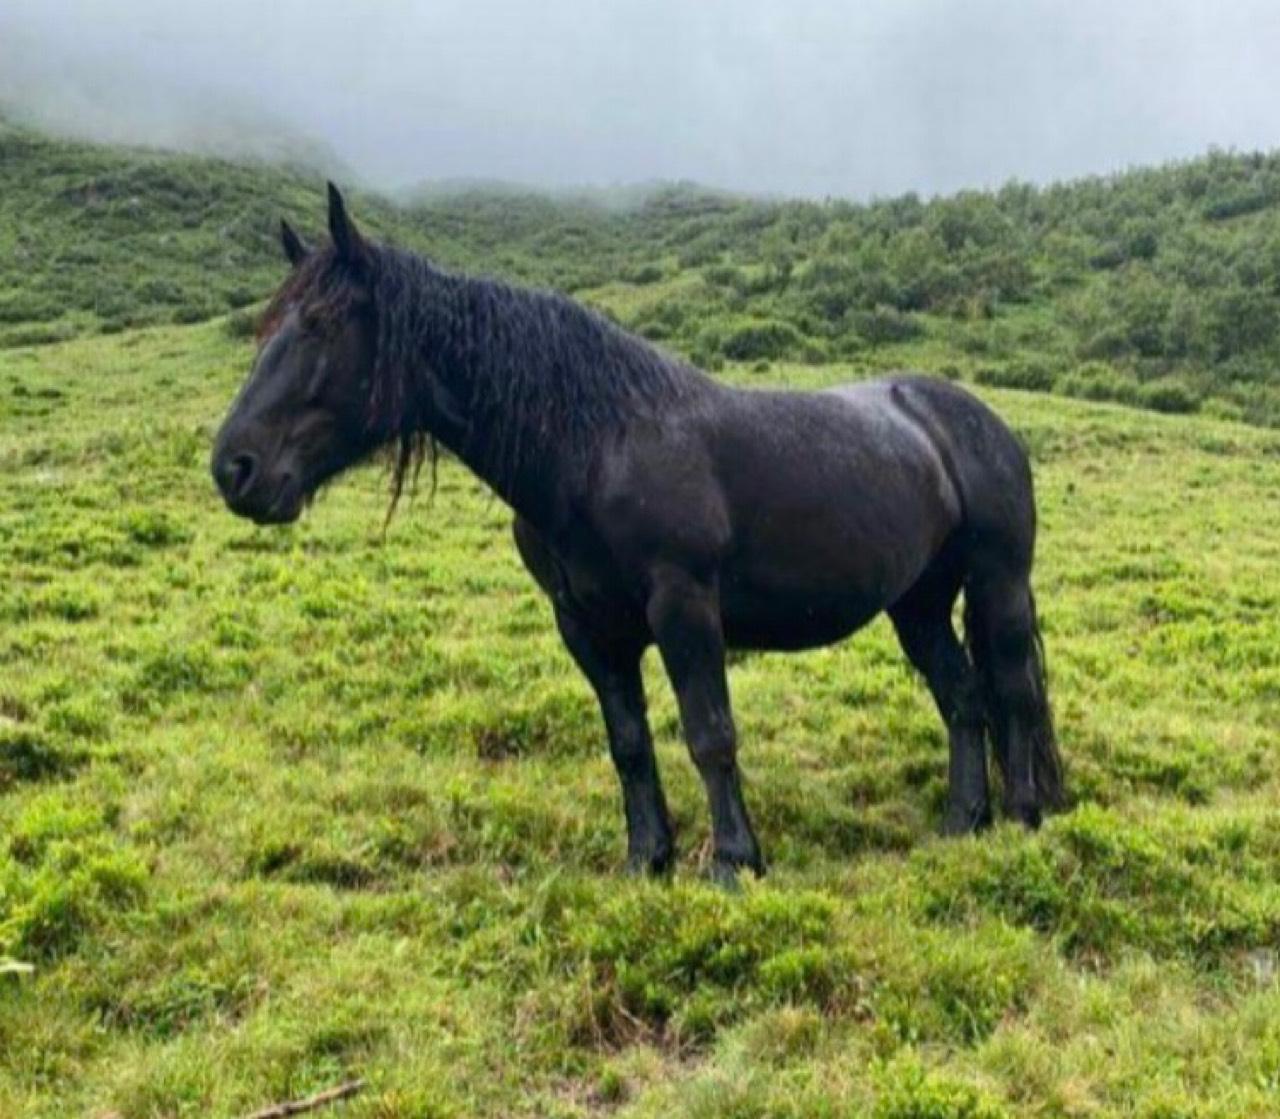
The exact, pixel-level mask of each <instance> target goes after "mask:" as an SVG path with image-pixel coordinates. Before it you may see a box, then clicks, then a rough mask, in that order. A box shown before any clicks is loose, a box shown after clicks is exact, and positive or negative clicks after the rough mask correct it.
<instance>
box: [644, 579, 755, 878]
mask: <svg viewBox="0 0 1280 1119" xmlns="http://www.w3.org/2000/svg"><path fill="white" fill-rule="evenodd" d="M718 598H719V596H718V595H717V593H716V590H715V588H714V586H708V585H707V584H705V583H703V582H700V581H698V580H696V579H694V578H693V577H692V576H690V575H688V574H687V573H685V572H683V571H678V570H671V569H667V570H664V571H663V572H661V573H659V574H657V575H656V576H655V577H654V580H653V590H652V593H651V595H650V598H649V603H648V607H647V615H648V619H649V626H650V628H651V630H652V631H653V635H654V637H655V638H656V639H657V642H658V648H659V650H660V652H661V653H662V660H663V663H664V664H665V665H666V669H667V675H668V676H670V677H671V683H672V685H673V687H674V688H675V692H676V700H677V702H678V703H679V706H680V721H681V724H682V725H683V727H684V736H685V740H686V741H687V742H688V744H689V752H690V754H692V756H693V762H694V764H695V765H696V766H697V767H698V773H699V774H700V775H701V777H702V782H703V784H704V785H705V786H706V790H707V800H708V802H709V803H710V807H711V827H712V835H713V842H714V861H713V863H712V867H711V874H712V877H713V878H715V879H717V880H719V881H724V882H732V881H733V880H734V879H735V877H736V872H737V868H738V867H741V866H746V867H750V868H751V869H752V870H754V871H755V872H756V873H757V874H763V873H764V860H763V859H762V858H761V856H760V845H759V844H758V843H757V842H756V837H755V833H754V832H753V831H752V828H751V820H750V818H749V817H748V816H747V806H746V804H745V802H744V801H743V799H742V779H741V776H740V774H739V772H738V761H737V741H736V734H735V731H734V726H733V713H732V711H731V709H730V706H729V685H728V680H727V679H726V676H725V664H724V637H723V632H722V627H721V621H720V608H719V601H718Z"/></svg>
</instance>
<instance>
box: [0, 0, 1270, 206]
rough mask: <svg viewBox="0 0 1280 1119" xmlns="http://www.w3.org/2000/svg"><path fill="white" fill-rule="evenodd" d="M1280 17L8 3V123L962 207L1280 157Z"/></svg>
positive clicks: (3, 88)
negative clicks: (1276, 152)
mask: <svg viewBox="0 0 1280 1119" xmlns="http://www.w3.org/2000/svg"><path fill="white" fill-rule="evenodd" d="M1278 45H1280V4H1276V3H1275V0H1222V2H1221V3H1210V2H1208V0H1202V2H1190V0H1128V2H1123V0H1110V2H1107V3H1101V2H1098V0H1075V2H1067V0H1061V2H1047V0H977V2H974V0H950V2H943V0H861V2H856V3H855V2H853V0H847V2H844V3H840V2H835V0H643V2H640V0H609V2H600V0H596V2H588V0H435V2H430V3H428V2H425V0H424V2H418V3H412V2H409V0H367V2H365V3H360V4H355V3H351V2H350V0H347V2H345V3H336V2H333V0H308V2H306V3H302V2H299V0H276V2H274V3H271V4H266V3H263V2H262V0H252V2H250V0H221V2H220V3H209V4H201V5H194V4H190V3H186V2H178V0H115V2H113V3H110V4H108V3H105V2H94V0H0V106H5V107H6V111H8V112H9V113H10V114H11V115H14V116H17V117H19V118H21V119H25V120H28V121H33V122H36V123H38V124H40V125H41V126H43V127H46V128H50V129H55V130H58V131H62V132H67V133H71V134H74V135H78V136H88V137H93V138H103V139H109V140H112V141H126V142H137V143H148V144H159V145H163V146H169V147H183V148H187V149H191V150H201V151H215V152H220V153H244V154H249V155H257V156H275V155H279V154H282V153H283V154H289V155H293V156H302V157H303V158H306V159H307V160H309V161H310V162H313V163H315V164H317V165H319V166H321V167H324V168H338V169H339V173H340V174H342V175H343V176H344V177H346V178H348V179H356V180H360V181H363V182H366V183H368V184H371V185H375V186H380V187H384V188H389V187H395V186H401V185H405V184H409V183H412V182H417V181H420V180H438V179H455V178H464V179H499V180H507V181H513V182H521V183H529V184H537V185H543V186H566V185H587V184H595V185H609V184H621V183H633V182H641V181H652V180H656V179H692V180H696V181H699V182H702V183H706V184H709V185H716V186H722V187H727V188H732V189H736V190H742V191H751V192H767V193H782V194H799V195H809V196H822V195H841V196H850V197H855V198H865V197H868V196H872V195H885V194H893V193H900V192H902V191H906V190H916V191H919V192H921V193H923V194H932V193H938V192H947V191H952V190H955V189H957V188H959V187H964V186H981V185H992V184H998V183H1000V182H1003V181H1005V180H1008V179H1010V178H1019V179H1026V180H1031V181H1035V182H1044V181H1048V180H1052V179H1057V178H1064V177H1075V176H1079V175H1082V174H1088V173H1094V172H1106V171H1111V170H1116V169H1120V168H1123V167H1126V166H1132V165H1136V164H1143V163H1150V162H1154V161H1161V160H1166V159H1171V158H1180V157H1186V156H1190V155H1195V154H1198V153H1201V152H1203V151H1204V150H1205V149H1206V148H1208V147H1209V146H1211V145H1214V146H1218V147H1224V148H1232V147H1236V148H1269V147H1274V146H1278V145H1280V78H1278V77H1277V74H1278V73H1280V60H1277V57H1276V55H1277V51H1276V49H1275V48H1276V47H1277V46H1278Z"/></svg>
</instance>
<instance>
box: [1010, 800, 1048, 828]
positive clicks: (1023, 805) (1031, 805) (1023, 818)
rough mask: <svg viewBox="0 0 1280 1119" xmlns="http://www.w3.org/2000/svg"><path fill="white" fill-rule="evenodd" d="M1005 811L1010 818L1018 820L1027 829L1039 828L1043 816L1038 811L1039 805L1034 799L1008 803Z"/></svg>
mask: <svg viewBox="0 0 1280 1119" xmlns="http://www.w3.org/2000/svg"><path fill="white" fill-rule="evenodd" d="M1006 811H1007V812H1008V814H1009V816H1010V817H1011V818H1012V819H1014V820H1018V821H1019V822H1020V823H1021V824H1022V825H1023V827H1025V828H1026V829H1027V830H1028V831H1039V830H1040V823H1041V821H1042V819H1043V816H1042V814H1041V812H1040V806H1039V805H1038V804H1036V803H1035V802H1034V801H1030V802H1025V801H1019V802H1016V803H1014V804H1011V805H1009V806H1008V808H1007V809H1006Z"/></svg>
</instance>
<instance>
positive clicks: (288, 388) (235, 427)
mask: <svg viewBox="0 0 1280 1119" xmlns="http://www.w3.org/2000/svg"><path fill="white" fill-rule="evenodd" d="M329 232H330V235H331V236H332V244H330V245H326V246H324V247H323V248H319V249H315V250H309V249H308V248H307V247H306V246H305V245H304V244H303V243H302V240H301V239H300V238H299V237H298V235H297V234H296V233H294V231H293V230H292V229H291V228H290V227H289V225H288V224H287V223H285V222H282V223H281V239H282V241H283V245H284V252H285V256H286V257H288V259H289V263H290V264H291V265H292V270H291V272H290V274H289V277H288V279H286V280H285V282H284V284H283V285H282V286H281V288H280V290H279V291H278V292H277V293H276V295H275V298H274V299H273V300H272V302H271V304H270V306H269V307H268V310H267V313H266V316H265V317H264V319H263V326H262V329H261V331H260V334H259V341H260V345H259V348H258V354H257V357H256V358H255V359H254V363H253V369H252V371H251V372H250V374H249V379H248V380H247V381H246V382H245V385H244V387H243V388H242V389H241V390H240V394H239V396H238V397H236V400H235V403H234V404H233V405H232V407H231V412H230V414H229V415H228V416H227V418H226V420H225V421H224V422H223V424H222V430H221V431H219V433H218V438H217V441H216V443H215V444H214V450H213V462H212V468H213V476H214V479H215V480H216V481H217V483H218V488H219V489H220V490H221V491H222V496H223V497H224V498H225V499H226V502H227V505H228V506H229V507H230V509H231V510H232V511H233V512H235V513H238V514H239V515H240V516H243V517H250V518H252V519H253V520H254V521H257V522H258V523H259V524H285V523H288V522H290V521H293V520H296V519H297V517H298V515H299V514H300V513H301V512H302V509H303V506H304V505H305V504H306V503H307V501H308V500H309V499H310V498H311V497H312V495H314V494H315V492H316V490H317V489H319V487H320V486H321V485H323V484H324V483H325V482H326V481H328V480H329V479H330V478H332V477H333V476H334V475H336V474H338V473H339V472H341V471H342V470H344V469H346V468H347V467H348V466H350V465H352V464H353V463H355V462H357V461H358V460H360V459H362V458H365V457H366V456H368V455H369V454H370V453H372V452H373V451H375V450H377V449H378V447H379V446H380V445H382V444H384V443H385V442H387V440H388V437H389V435H390V433H389V432H386V431H380V430H379V429H378V428H379V425H377V424H375V423H372V422H371V416H370V394H371V383H372V377H373V372H374V320H373V310H372V294H371V285H370V283H369V276H370V269H371V264H372V255H371V254H372V249H371V248H370V246H369V245H368V244H367V243H366V242H365V240H364V239H363V238H362V237H361V235H360V233H359V231H358V230H357V229H356V227H355V225H354V223H353V222H352V221H351V219H350V218H349V217H348V216H347V212H346V207H345V206H344V204H343V201H342V196H341V195H340V194H339V193H338V191H337V189H336V188H335V187H334V186H333V184H330V185H329Z"/></svg>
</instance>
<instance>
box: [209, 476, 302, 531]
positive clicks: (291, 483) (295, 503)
mask: <svg viewBox="0 0 1280 1119" xmlns="http://www.w3.org/2000/svg"><path fill="white" fill-rule="evenodd" d="M306 504H307V500H306V493H305V492H304V490H303V488H302V487H301V486H300V485H298V484H297V482H296V480H295V479H293V478H285V480H284V481H283V482H282V483H281V484H280V485H279V486H278V487H277V488H276V491H275V493H274V494H273V495H270V496H267V497H265V498H264V497H263V496H260V495H258V494H255V495H253V497H252V498H251V499H249V500H244V499H241V500H232V499H230V498H228V499H227V508H229V509H230V510H231V512H233V513H235V514H236V516H238V517H244V518H246V519H247V520H250V521H252V522H253V523H254V524H256V525H263V526H266V525H288V524H292V523H293V522H294V521H296V520H297V519H298V518H299V517H300V516H301V515H302V510H303V508H305V506H306Z"/></svg>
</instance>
